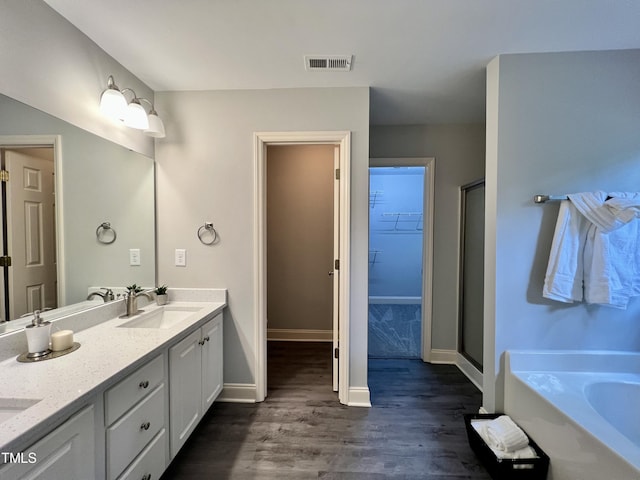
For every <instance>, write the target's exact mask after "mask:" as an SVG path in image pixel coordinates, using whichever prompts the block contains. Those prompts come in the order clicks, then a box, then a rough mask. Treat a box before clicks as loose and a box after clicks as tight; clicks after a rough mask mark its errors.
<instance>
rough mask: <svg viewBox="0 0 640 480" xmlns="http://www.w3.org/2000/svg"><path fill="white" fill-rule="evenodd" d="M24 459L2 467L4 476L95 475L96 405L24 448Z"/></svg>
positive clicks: (46, 479)
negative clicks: (94, 410) (94, 408)
mask: <svg viewBox="0 0 640 480" xmlns="http://www.w3.org/2000/svg"><path fill="white" fill-rule="evenodd" d="M19 461H20V462H22V463H10V464H7V465H5V466H4V467H2V469H0V478H1V479H2V480H14V479H15V480H18V479H19V480H51V479H58V478H60V479H62V478H63V479H65V480H87V479H88V478H94V477H95V475H96V469H95V449H94V414H93V405H90V406H88V407H86V408H85V409H84V410H82V411H81V412H79V413H77V414H76V415H74V416H73V417H71V418H70V419H69V420H67V421H66V422H65V423H63V424H62V425H61V426H59V427H58V428H56V429H55V430H54V431H53V432H51V433H50V434H48V435H47V436H45V437H44V438H43V439H42V440H40V441H38V442H37V443H36V444H34V445H32V446H31V447H29V448H27V449H25V450H24V452H23V456H22V458H21V459H20V460H19Z"/></svg>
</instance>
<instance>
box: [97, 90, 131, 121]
mask: <svg viewBox="0 0 640 480" xmlns="http://www.w3.org/2000/svg"><path fill="white" fill-rule="evenodd" d="M126 110H127V100H126V99H125V98H124V95H123V94H122V92H121V91H120V90H118V87H115V88H114V86H109V87H108V88H107V89H106V90H105V91H104V92H102V96H101V97H100V111H101V112H102V113H103V114H104V115H107V116H109V117H111V118H115V119H118V120H122V119H123V118H124V116H125V112H126Z"/></svg>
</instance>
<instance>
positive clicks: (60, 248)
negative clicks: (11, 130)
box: [0, 135, 67, 307]
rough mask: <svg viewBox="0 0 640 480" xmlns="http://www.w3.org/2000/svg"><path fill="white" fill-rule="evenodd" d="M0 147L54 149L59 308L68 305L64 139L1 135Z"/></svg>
mask: <svg viewBox="0 0 640 480" xmlns="http://www.w3.org/2000/svg"><path fill="white" fill-rule="evenodd" d="M0 147H2V148H5V147H6V148H18V147H21V148H29V147H52V148H53V173H54V175H55V196H56V212H55V225H56V228H55V230H56V239H55V240H56V263H57V265H56V266H57V270H58V272H57V280H58V307H62V306H64V305H66V299H67V296H66V285H65V278H66V276H65V249H64V246H65V245H64V228H63V225H64V217H63V214H62V212H63V208H62V206H63V203H64V201H63V200H64V199H63V192H62V170H63V169H62V137H61V136H60V135H0Z"/></svg>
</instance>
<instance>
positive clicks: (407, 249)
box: [368, 158, 433, 361]
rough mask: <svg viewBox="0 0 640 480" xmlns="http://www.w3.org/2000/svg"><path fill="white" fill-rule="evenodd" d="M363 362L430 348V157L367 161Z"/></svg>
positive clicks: (424, 353)
mask: <svg viewBox="0 0 640 480" xmlns="http://www.w3.org/2000/svg"><path fill="white" fill-rule="evenodd" d="M369 189H370V190H369V328H368V333H369V358H422V359H424V360H425V361H428V360H429V355H430V350H431V271H432V267H431V265H432V253H431V252H432V235H433V234H432V228H431V226H432V223H433V159H429V158H397V159H391V158H387V159H371V161H370V168H369Z"/></svg>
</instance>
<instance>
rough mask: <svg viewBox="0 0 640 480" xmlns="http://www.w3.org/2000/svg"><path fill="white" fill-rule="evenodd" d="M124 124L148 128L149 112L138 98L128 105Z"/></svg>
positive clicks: (143, 128) (139, 128)
mask: <svg viewBox="0 0 640 480" xmlns="http://www.w3.org/2000/svg"><path fill="white" fill-rule="evenodd" d="M124 124H125V125H126V126H127V127H131V128H137V129H138V130H147V129H148V128H149V119H148V118H147V112H146V111H145V110H144V108H143V107H142V105H140V102H139V101H138V100H137V99H136V98H134V99H133V100H131V103H130V104H129V106H128V107H127V113H126V116H125V117H124Z"/></svg>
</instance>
